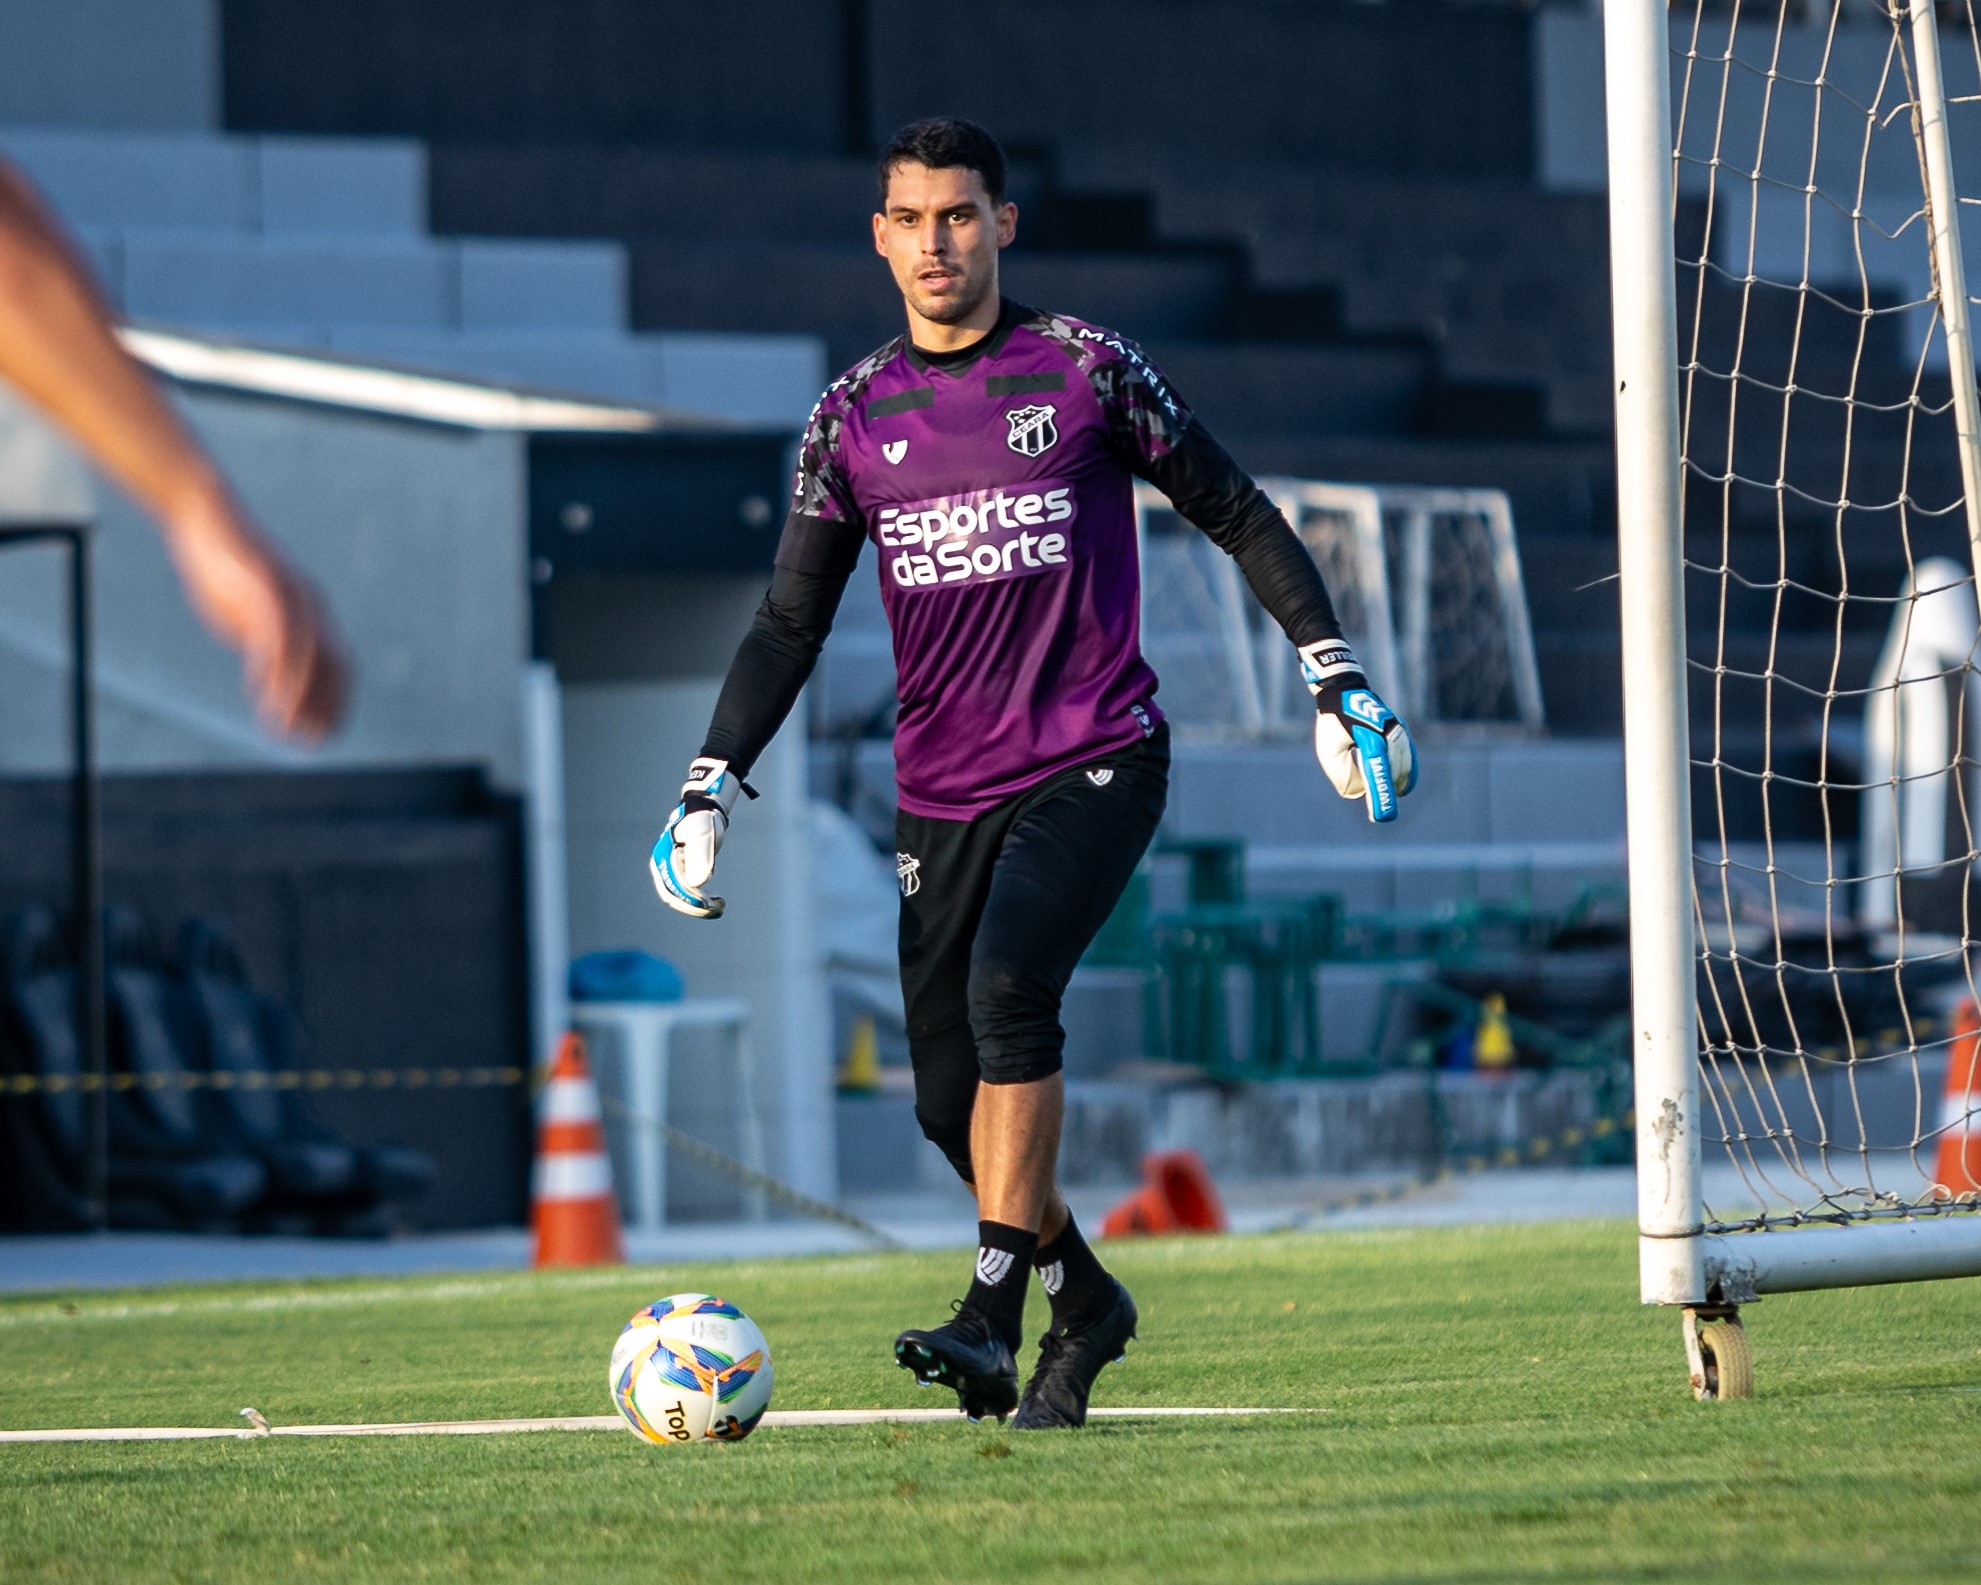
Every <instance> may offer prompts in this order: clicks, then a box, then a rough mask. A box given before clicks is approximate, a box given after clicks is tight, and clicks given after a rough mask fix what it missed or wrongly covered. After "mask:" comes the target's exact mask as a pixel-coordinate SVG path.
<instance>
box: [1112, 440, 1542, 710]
mask: <svg viewBox="0 0 1981 1585" xmlns="http://www.w3.org/2000/svg"><path fill="white" fill-rule="evenodd" d="M1262 488H1263V489H1264V490H1265V491H1266V493H1267V494H1268V495H1269V496H1270V497H1271V498H1272V499H1273V501H1274V503H1275V504H1276V505H1277V506H1278V507H1279V508H1280V509H1281V511H1282V512H1283V513H1284V514H1285V516H1286V519H1287V521H1288V522H1289V523H1290V524H1292V526H1293V528H1294V529H1295V531H1296V532H1297V533H1298V534H1299V535H1300V538H1301V540H1302V541H1303V542H1304V543H1305V545H1306V546H1307V549H1308V551H1309V552H1310V553H1311V554H1312V556H1313V558H1314V561H1315V564H1316V565H1317V566H1318V567H1319V568H1320V571H1321V576H1322V578H1323V579H1324V581H1325V582H1326V584H1327V588H1328V592H1329V594H1330V596H1331V597H1332V599H1333V603H1334V608H1335V614H1336V616H1337V617H1339V618H1340V621H1341V625H1342V629H1343V631H1344V633H1345V634H1346V635H1347V637H1348V640H1349V642H1350V643H1351V644H1353V645H1354V646H1355V652H1356V654H1357V656H1358V657H1359V658H1360V659H1361V661H1362V663H1363V666H1364V668H1365V669H1366V670H1367V671H1368V673H1369V676H1370V679H1371V680H1372V681H1373V682H1374V684H1375V686H1376V687H1377V689H1378V690H1379V691H1380V692H1381V693H1382V694H1383V695H1384V697H1385V698H1386V699H1388V700H1389V701H1390V702H1391V703H1392V704H1393V705H1395V706H1396V708H1397V709H1398V710H1399V711H1400V712H1401V713H1402V714H1403V716H1404V717H1405V719H1407V720H1408V721H1410V722H1411V723H1412V725H1413V726H1416V727H1419V728H1422V727H1427V726H1430V725H1433V724H1453V723H1465V724H1469V725H1488V726H1489V725H1507V726H1517V727H1524V728H1539V727H1540V726H1541V725H1542V723H1543V713H1542V701H1541V694H1540V681H1539V675H1538V671H1537V668H1536V665H1535V659H1534V641H1533V635H1532V632H1531V630H1530V626H1529V621H1528V614H1527V601H1526V595H1525V592H1524V589H1523V586H1522V581H1521V574H1520V562H1519V552H1518V549H1517V547H1516V544H1515V539H1514V526H1513V512H1512V508H1511V507H1510V506H1509V504H1508V502H1507V498H1506V496H1505V495H1504V494H1503V493H1502V492H1500V491H1498V490H1458V489H1442V488H1426V487H1418V486H1411V485H1368V484H1334V483H1325V482H1322V481H1320V480H1314V479H1285V478H1269V479H1266V480H1263V481H1262ZM1137 511H1138V513H1139V517H1140V524H1141V535H1142V645H1143V649H1144V651H1145V652H1146V653H1147V654H1148V655H1149V657H1150V659H1151V661H1152V662H1153V663H1154V665H1155V667H1156V670H1157V672H1158V673H1159V674H1160V675H1161V677H1162V679H1163V692H1162V703H1163V709H1164V710H1165V711H1166V712H1167V713H1168V714H1169V716H1170V717H1171V719H1172V720H1174V721H1176V722H1178V723H1179V724H1180V725H1181V726H1184V727H1186V728H1195V729H1204V728H1211V729H1215V730H1219V731H1225V732H1230V731H1234V730H1235V731H1237V732H1239V733H1241V734H1246V735H1260V734H1265V735H1271V734H1278V733H1304V732H1305V731H1306V730H1307V728H1308V725H1309V722H1310V721H1311V719H1312V714H1313V707H1312V704H1311V703H1310V701H1309V699H1308V696H1307V690H1306V687H1305V685H1304V684H1303V683H1302V682H1301V680H1300V674H1299V668H1298V666H1297V665H1296V664H1295V659H1294V655H1293V652H1292V650H1291V648H1290V647H1289V646H1288V645H1287V644H1286V642H1285V640H1284V638H1283V636H1282V635H1281V634H1280V631H1279V628H1278V627H1277V626H1276V625H1275V624H1274V622H1273V620H1272V618H1271V617H1269V616H1268V615H1267V614H1266V612H1265V611H1264V610H1263V609H1261V608H1260V606H1259V603H1258V601H1257V599H1255V598H1254V597H1253V594H1252V592H1251V590H1250V588H1249V587H1248V586H1247V585H1246V583H1245V580H1244V578H1243V576H1242V575H1241V574H1240V573H1239V571H1238V569H1237V566H1236V564H1235V563H1234V562H1233V561H1232V559H1231V558H1230V557H1229V556H1228V555H1226V554H1224V552H1222V551H1220V550H1219V549H1218V548H1217V547H1216V546H1215V545H1213V544H1212V543H1211V541H1210V540H1209V539H1207V538H1206V537H1205V536H1204V535H1203V534H1201V533H1199V532H1197V531H1196V530H1195V529H1193V528H1191V527H1190V525H1189V524H1188V523H1187V522H1185V521H1184V519H1183V518H1182V517H1181V516H1180V515H1179V514H1178V513H1177V512H1176V511H1175V509H1174V508H1173V507H1172V506H1171V505H1170V504H1169V502H1168V501H1166V500H1165V499H1163V498H1162V497H1161V496H1160V495H1159V494H1157V493H1156V492H1155V491H1154V490H1152V489H1144V490H1141V491H1138V492H1137Z"/></svg>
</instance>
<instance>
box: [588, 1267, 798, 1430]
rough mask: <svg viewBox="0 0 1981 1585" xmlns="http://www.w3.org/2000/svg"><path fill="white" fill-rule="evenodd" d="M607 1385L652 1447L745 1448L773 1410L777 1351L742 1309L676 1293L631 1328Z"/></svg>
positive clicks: (617, 1348) (617, 1347) (634, 1321)
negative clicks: (708, 1444)
mask: <svg viewBox="0 0 1981 1585" xmlns="http://www.w3.org/2000/svg"><path fill="white" fill-rule="evenodd" d="M607 1381H608V1382H609V1384H610V1386H611V1388H612V1402H613V1404H614V1405H615V1406H616V1407H617V1408H618V1410H619V1412H620V1413H621V1414H623V1415H624V1416H625V1417H626V1423H627V1424H628V1425H629V1426H631V1427H632V1428H633V1430H634V1431H636V1432H637V1433H638V1434H639V1435H641V1436H643V1437H645V1438H646V1439H647V1440H648V1441H649V1442H658V1443H660V1444H661V1445H662V1446H663V1447H667V1446H672V1445H673V1444H675V1443H677V1442H740V1441H742V1440H743V1438H744V1437H746V1436H748V1435H749V1434H750V1433H751V1432H752V1431H754V1430H755V1429H756V1428H757V1422H758V1421H759V1420H761V1419H762V1418H763V1417H764V1410H765V1409H767V1408H769V1407H770V1388H771V1368H770V1345H769V1344H768V1343H766V1342H765V1341H764V1335H763V1333H762V1332H760V1331H758V1330H757V1323H756V1322H755V1321H752V1320H751V1319H750V1318H749V1317H748V1316H747V1315H745V1314H744V1313H743V1312H742V1311H741V1310H739V1309H737V1308H736V1306H735V1305H733V1304H730V1303H727V1302H726V1301H724V1300H722V1299H718V1298H716V1297H715V1296H714V1295H713V1294H707V1293H677V1294H674V1295H672V1296H671V1297H669V1298H665V1299H661V1300H659V1301H658V1302H656V1303H654V1304H650V1305H648V1306H647V1307H646V1308H645V1309H644V1310H641V1311H639V1312H637V1313H636V1314H635V1315H634V1316H633V1319H632V1320H630V1321H628V1322H627V1323H626V1329H625V1330H624V1331H623V1332H621V1333H620V1334H619V1341H618V1343H617V1344H616V1345H615V1346H614V1348H613V1350H612V1368H611V1371H610V1372H609V1373H608V1376H607Z"/></svg>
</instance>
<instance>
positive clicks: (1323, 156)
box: [219, 0, 1535, 174]
mask: <svg viewBox="0 0 1981 1585" xmlns="http://www.w3.org/2000/svg"><path fill="white" fill-rule="evenodd" d="M966 19H967V20H966ZM220 31H221V38H220V41H219V42H220V45H221V48H220V51H219V55H220V75H221V84H220V86H221V99H222V105H223V112H224V115H225V118H226V122H227V124H228V126H230V127H235V128H243V129H250V130H266V131H301V132H316V133H336V132H344V133H396V134H399V135H408V136H416V137H425V138H431V139H435V140H448V139H486V140H491V141H508V142H515V143H527V142H538V141H545V140H550V139H561V140H570V141H582V142H592V143H599V144H611V143H629V142H648V143H673V144H676V145H679V146H681V147H688V148H710V149H752V150H761V151H779V152H796V153H803V154H836V153H840V152H842V151H844V150H845V149H847V148H848V147H854V148H864V147H867V146H870V145H873V144H876V143H878V142H879V141H880V140H884V139H885V138H886V137H887V136H888V135H889V133H891V132H892V131H893V130H894V129H895V128H896V127H898V126H899V125H901V124H902V123H903V122H905V121H908V120H910V119H912V118H913V117H915V116H920V115H929V114H936V113H942V112H945V111H946V112H948V113H951V114H958V115H967V116H970V117H972V118H974V119H976V120H979V121H982V122H983V123H984V124H985V125H987V126H991V127H994V128H996V129H997V130H998V131H999V133H1000V135H1001V136H1003V137H1004V138H1005V140H1006V141H1007V142H1008V143H1010V144H1013V145H1021V146H1022V145H1026V144H1036V145H1050V144H1053V143H1057V142H1063V141H1066V140H1069V139H1073V138H1082V137H1086V138H1091V137H1096V136H1110V135H1111V136H1115V137H1119V136H1121V135H1122V132H1123V129H1134V128H1142V127H1150V128H1151V131H1152V136H1160V138H1161V139H1162V140H1163V141H1164V142H1166V143H1168V144H1170V145H1172V146H1177V147H1188V148H1195V149H1208V150H1217V151H1221V152H1225V153H1227V154H1235V155H1248V156H1249V155H1250V154H1252V153H1253V152H1254V151H1256V150H1257V149H1259V148H1262V147H1263V148H1273V149H1277V150H1279V151H1281V152H1282V155H1283V157H1284V158H1286V159H1289V160H1328V161H1335V162H1339V163H1343V164H1351V165H1357V166H1361V167H1364V168H1369V169H1377V170H1413V169H1415V170H1422V169H1444V170H1450V171H1455V172H1465V173H1487V172H1494V173H1499V174H1520V173H1524V172H1526V171H1527V170H1528V169H1529V168H1530V167H1531V165H1532V163H1533V151H1534V146H1535V135H1534V130H1533V119H1534V117H1533V108H1532V92H1531V87H1530V84H1531V79H1532V44H1531V39H1530V34H1531V31H1532V23H1531V20H1530V19H1529V18H1528V17H1527V16H1525V15H1523V14H1520V13H1518V12H1516V11H1513V10H1502V9H1499V8H1481V7H1436V8H1426V9H1423V10H1418V9H1416V8H1390V7H1383V8H1375V7H1371V8H1360V7H1346V8H1344V7H1334V6H1282V5H1269V6H1261V5H1258V4H1255V3H1245V0H1200V3H1192V4H1188V5H1184V4H1165V5H1162V6H1160V7H1159V8H1156V9H1154V10H1152V9H1151V8H1150V7H1149V6H1148V5H1146V4H1144V3H1140V0H1014V3H1010V4H1006V5H1002V6H997V7H990V8H979V9H977V10H974V11H970V12H967V13H957V14H956V15H955V16H954V17H953V18H952V17H949V16H941V17H936V16H931V14H930V13H929V12H928V11H927V10H926V9H925V8H923V7H920V6H917V5H913V4H910V3H909V0H867V3H866V4H864V5H861V6H859V7H857V8H856V7H843V6H825V5H818V4H815V3H807V0H761V3H758V4H754V5H752V6H749V7H747V8H725V7H702V8H692V7H691V8H681V7H656V6H654V5H652V4H651V3H650V0H590V3H588V4H586V5H583V6H579V7H571V6H559V7H546V6H543V5H542V4H540V3H539V4H530V3H527V0H478V3H472V4H463V3H444V4H440V3H430V4H422V5H417V6H409V5H401V4H393V3H390V0H313V3H312V4H310V5H307V6H297V5H295V4H293V3H292V0H227V4H226V6H225V7H224V10H223V13H222V25H221V30H220ZM986 61H995V62H996V63H997V67H996V70H994V71H990V70H986V69H985V65H984V63H985V62H986ZM1333 61H1348V62H1353V63H1355V69H1354V70H1353V71H1350V72H1343V73H1336V74H1329V75H1327V76H1325V77H1324V76H1323V75H1322V73H1321V72H1320V71H1319V69H1317V66H1316V63H1317V62H1333ZM1158 116H1159V117H1160V118H1161V119H1160V121H1159V123H1155V122H1154V121H1153V118H1155V117H1158ZM1152 123H1153V124H1152Z"/></svg>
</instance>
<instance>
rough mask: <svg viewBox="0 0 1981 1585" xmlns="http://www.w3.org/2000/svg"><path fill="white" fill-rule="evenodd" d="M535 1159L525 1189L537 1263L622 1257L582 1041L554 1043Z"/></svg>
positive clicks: (611, 1261) (606, 1261) (594, 1262)
mask: <svg viewBox="0 0 1981 1585" xmlns="http://www.w3.org/2000/svg"><path fill="white" fill-rule="evenodd" d="M537 1118H538V1123H537V1161H536V1172H535V1174H534V1178H533V1182H532V1184H531V1189H530V1229H531V1231H532V1232H534V1233H535V1234H536V1256H535V1258H534V1259H533V1260H532V1262H531V1264H532V1265H537V1266H616V1265H619V1264H621V1263H622V1262H623V1261H624V1260H625V1259H626V1250H625V1247H624V1245H622V1244H621V1242H620V1239H619V1205H618V1202H617V1201H616V1200H614V1199H613V1196H612V1162H611V1160H610V1159H609V1158H608V1157H607V1156H606V1154H605V1129H604V1127H603V1126H602V1124H601V1123H600V1121H599V1111H598V1086H597V1085H595V1084H594V1083H592V1070H591V1067H590V1065H589V1064H587V1063H586V1061H585V1043H584V1042H583V1041H582V1040H580V1039H579V1038H578V1037H577V1035H575V1034H567V1035H566V1036H565V1037H564V1038H563V1039H562V1040H561V1041H559V1042H558V1046H557V1061H556V1063H555V1065H554V1066H553V1067H552V1068H551V1070H550V1082H549V1083H548V1084H546V1085H545V1086H544V1089H543V1095H542V1098H541V1099H540V1100H539V1102H538V1106H537Z"/></svg>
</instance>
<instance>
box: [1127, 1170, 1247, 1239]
mask: <svg viewBox="0 0 1981 1585" xmlns="http://www.w3.org/2000/svg"><path fill="white" fill-rule="evenodd" d="M1226 1225H1227V1224H1226V1222H1225V1217H1224V1205H1223V1203H1222V1202H1221V1201H1220V1200H1219V1199H1218V1197H1217V1187H1216V1185H1215V1184H1213V1183H1212V1182H1211V1174H1210V1169H1209V1168H1208V1167H1206V1166H1205V1165H1204V1158H1203V1157H1202V1156H1200V1155H1198V1154H1197V1152H1196V1151H1194V1150H1165V1151H1159V1152H1156V1153H1154V1154H1151V1155H1147V1156H1144V1157H1143V1158H1142V1186H1141V1188H1139V1189H1137V1190H1136V1191H1135V1192H1134V1193H1133V1194H1131V1195H1129V1196H1128V1198H1127V1199H1125V1200H1123V1201H1122V1202H1121V1203H1120V1204H1119V1205H1117V1206H1116V1207H1115V1208H1114V1209H1113V1210H1111V1211H1109V1212H1108V1213H1107V1216H1106V1218H1105V1219H1104V1220H1103V1221H1102V1223H1101V1237H1102V1238H1132V1237H1134V1236H1136V1235H1137V1234H1147V1233H1222V1232H1223V1231H1224V1230H1225V1227H1226Z"/></svg>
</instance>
